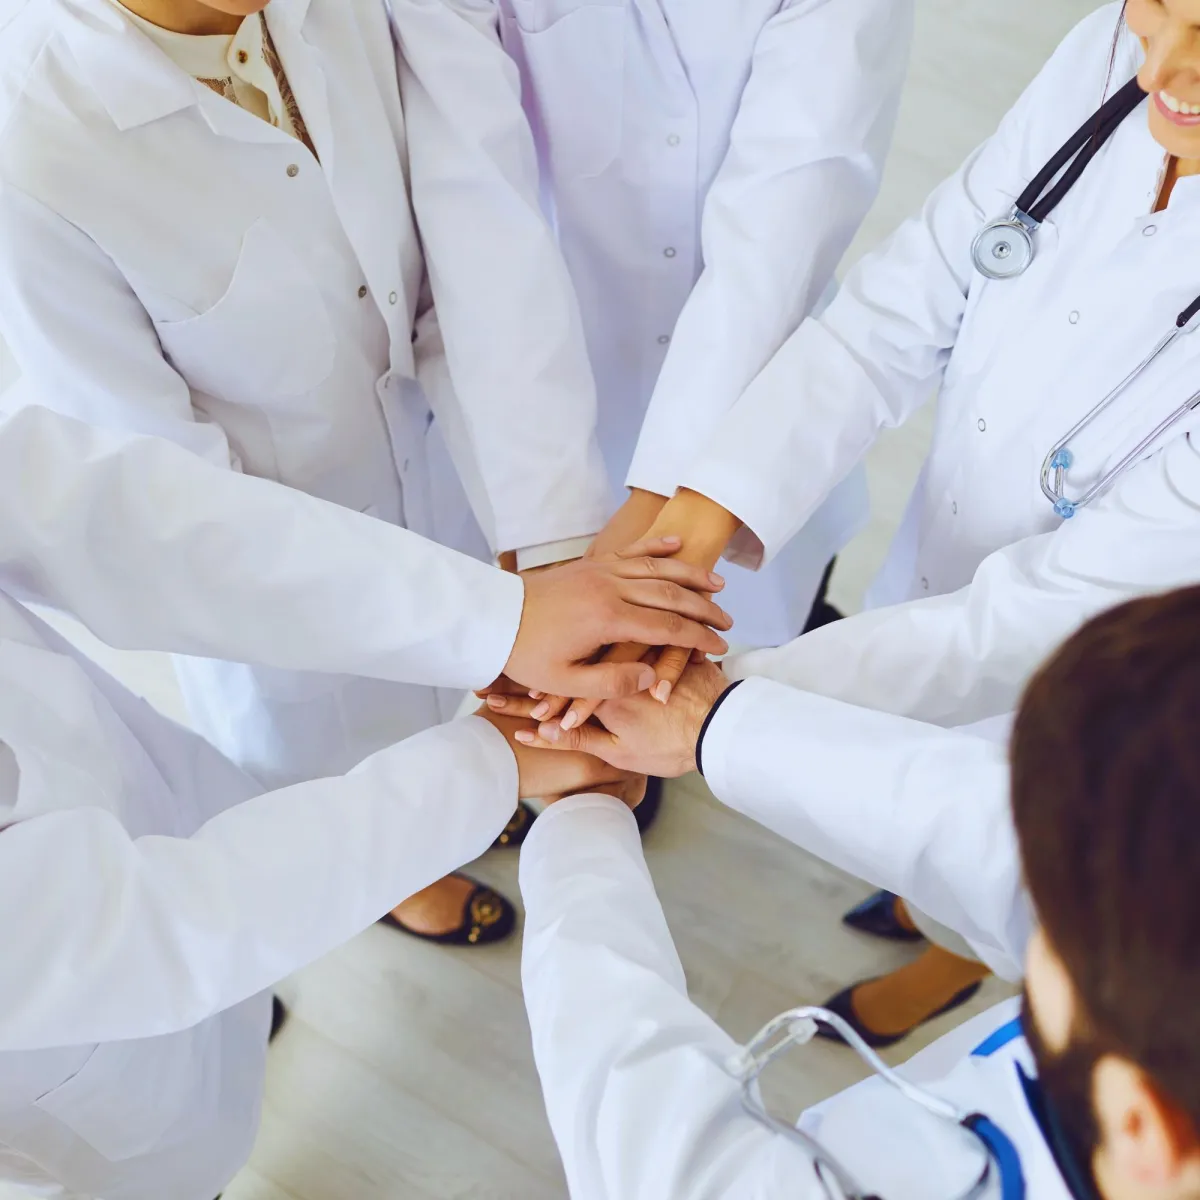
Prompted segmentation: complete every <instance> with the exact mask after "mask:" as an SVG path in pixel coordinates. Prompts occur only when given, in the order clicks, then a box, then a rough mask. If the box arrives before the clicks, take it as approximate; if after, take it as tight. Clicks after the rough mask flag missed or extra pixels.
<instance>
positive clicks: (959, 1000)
mask: <svg viewBox="0 0 1200 1200" xmlns="http://www.w3.org/2000/svg"><path fill="white" fill-rule="evenodd" d="M873 982H874V980H873V979H863V980H860V981H859V982H858V983H853V984H851V985H850V986H849V987H848V988H845V989H843V990H842V991H840V992H838V994H837V995H836V996H831V997H830V998H829V999H828V1000H826V1001H825V1003H824V1004H823V1005H822V1006H821V1007H822V1008H827V1009H829V1011H830V1012H834V1013H837V1015H838V1016H839V1017H841V1018H842V1020H843V1021H845V1022H846V1024H847V1025H849V1026H850V1028H851V1029H853V1030H854V1032H855V1033H857V1034H858V1036H859V1037H860V1038H862V1040H863V1041H864V1042H866V1043H867V1045H868V1046H870V1047H871V1049H873V1050H886V1049H887V1048H888V1047H889V1046H894V1045H895V1044H896V1043H897V1042H902V1041H903V1040H904V1039H905V1038H906V1037H908V1035H909V1034H910V1033H912V1032H913V1030H914V1029H919V1028H920V1027H921V1026H922V1025H927V1024H928V1023H929V1022H930V1021H932V1020H935V1019H936V1018H937V1017H941V1016H944V1015H945V1014H946V1013H948V1012H953V1011H954V1010H955V1009H956V1008H959V1007H961V1006H962V1005H964V1004H966V1003H967V1001H968V1000H970V999H972V998H973V997H974V996H975V994H976V992H978V991H979V989H980V988H981V987H982V986H983V984H982V983H972V984H970V985H969V986H967V987H965V988H963V990H962V991H961V992H959V993H958V994H957V995H955V996H954V997H953V998H952V999H951V1000H950V1002H949V1003H948V1004H943V1005H942V1007H941V1008H939V1009H938V1010H937V1012H931V1013H930V1014H929V1016H927V1017H926V1018H925V1020H923V1021H918V1022H917V1023H916V1024H915V1025H914V1026H913V1027H912V1029H906V1030H905V1031H904V1032H903V1033H876V1032H875V1031H874V1030H873V1029H868V1028H867V1027H866V1026H865V1025H864V1024H863V1023H862V1022H861V1021H860V1020H859V1019H858V1014H857V1013H856V1012H855V1011H854V993H855V992H856V991H857V990H858V989H859V988H860V987H862V986H863V984H865V983H873ZM817 1037H822V1038H826V1039H827V1040H828V1041H831V1042H843V1043H844V1042H845V1038H843V1037H842V1035H841V1034H840V1033H838V1031H837V1030H836V1029H834V1027H833V1026H832V1025H827V1024H826V1023H825V1022H824V1021H818V1022H817Z"/></svg>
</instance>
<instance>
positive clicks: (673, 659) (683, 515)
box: [534, 488, 741, 736]
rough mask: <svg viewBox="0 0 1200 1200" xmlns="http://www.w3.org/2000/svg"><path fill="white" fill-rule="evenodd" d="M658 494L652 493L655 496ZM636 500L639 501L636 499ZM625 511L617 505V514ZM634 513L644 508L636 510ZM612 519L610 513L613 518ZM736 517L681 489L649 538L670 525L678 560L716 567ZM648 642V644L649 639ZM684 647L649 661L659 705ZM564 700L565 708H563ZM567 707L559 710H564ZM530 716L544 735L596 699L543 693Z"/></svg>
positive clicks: (624, 649) (623, 650)
mask: <svg viewBox="0 0 1200 1200" xmlns="http://www.w3.org/2000/svg"><path fill="white" fill-rule="evenodd" d="M652 495H653V493H650V492H642V493H634V494H632V495H631V496H630V498H629V500H628V501H626V505H625V507H632V506H634V505H635V497H637V496H642V497H646V496H652ZM655 499H657V497H655ZM638 503H641V502H640V501H639V502H638ZM623 511H624V508H622V509H621V510H620V511H619V512H618V514H617V516H620V515H621V512H623ZM638 511H639V512H641V511H643V510H638ZM616 519H617V518H616V517H614V518H613V520H614V521H615V520H616ZM740 525H741V522H740V521H739V520H738V519H737V517H735V516H733V514H732V513H730V512H728V511H727V510H726V509H724V508H722V507H721V506H720V505H719V504H717V503H716V502H715V501H714V500H710V499H709V498H708V497H707V496H702V495H700V494H699V493H698V492H691V491H688V490H687V489H686V488H684V489H682V490H681V491H680V492H679V493H678V495H676V496H675V498H674V499H673V500H670V501H668V502H667V503H666V505H664V506H663V507H662V508H661V509H660V511H659V514H658V516H657V517H656V518H655V520H654V524H653V525H652V526H651V527H650V533H649V534H648V535H647V536H649V537H655V536H661V535H662V534H663V532H664V531H666V530H668V529H669V530H670V531H671V532H672V534H677V535H678V536H679V538H680V541H681V545H680V548H679V552H678V554H677V555H676V558H678V559H679V560H680V561H682V562H687V563H691V564H692V565H693V566H698V567H702V568H703V569H704V570H711V569H712V568H713V567H715V566H716V564H717V561H718V560H719V559H720V557H721V554H722V552H723V551H724V549H725V547H726V546H727V545H728V544H729V540H730V539H731V538H732V537H733V535H734V534H735V533H736V532H737V530H738V527H739V526H740ZM648 644H653V643H648ZM645 652H646V646H645V645H624V646H614V647H613V648H612V649H611V650H609V651H608V653H607V654H606V655H605V656H604V658H603V659H602V660H601V661H602V662H605V663H633V662H645V661H646V660H645V658H644V655H645ZM690 656H691V655H690V651H689V650H688V649H687V648H686V647H676V646H666V647H665V649H663V651H662V653H661V654H659V655H657V656H656V658H655V660H654V664H653V665H654V678H655V683H654V686H653V695H654V697H655V699H656V700H658V701H659V703H660V704H666V702H667V700H668V699H670V696H671V689H672V688H673V687H674V686H675V684H676V682H677V681H678V679H679V677H680V676H681V675H682V674H683V669H684V667H686V666H687V664H688V660H689V658H690ZM568 704H570V707H569V708H568V707H567V706H568ZM564 709H566V712H565V713H564V712H563V710H564ZM534 711H535V715H534V720H537V721H540V722H542V725H543V729H542V734H543V736H545V735H546V734H547V733H548V732H549V729H550V727H551V726H552V725H553V723H554V721H555V718H557V717H559V715H560V714H562V721H561V726H562V728H563V729H568V730H569V729H573V728H575V727H576V726H579V725H582V724H583V723H584V722H585V721H587V720H588V718H589V717H591V715H592V714H593V713H594V712H595V711H596V703H595V701H594V700H590V699H578V700H575V701H574V703H571V701H570V699H568V698H567V697H566V696H547V697H545V698H544V699H543V700H542V702H541V703H540V704H539V705H538V706H537V708H536V709H535V710H534Z"/></svg>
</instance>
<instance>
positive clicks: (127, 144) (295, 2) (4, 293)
mask: <svg viewBox="0 0 1200 1200" xmlns="http://www.w3.org/2000/svg"><path fill="white" fill-rule="evenodd" d="M391 9H392V10H393V13H394V33H395V39H396V44H397V47H398V51H399V52H398V53H397V52H396V50H395V49H394V48H393V44H392V36H393V32H392V29H391V28H390V27H389V20H388V13H387V7H386V6H385V4H384V3H383V0H273V3H272V4H271V5H270V7H269V8H268V9H267V20H268V24H269V26H270V29H271V33H272V36H273V38H274V41H275V44H276V46H277V48H278V51H279V54H280V57H281V59H282V62H283V64H284V67H285V69H286V71H287V75H288V78H289V81H290V82H291V84H292V87H293V90H294V91H295V94H296V97H297V101H298V103H299V106H300V109H301V111H302V113H303V115H304V119H305V122H306V124H307V126H308V129H309V133H310V135H311V136H312V139H313V141H314V143H315V146H316V149H317V153H318V156H319V159H320V161H319V162H318V161H317V160H316V159H314V158H313V157H312V155H311V154H310V153H309V152H308V151H307V150H306V149H305V147H304V146H303V145H302V144H301V143H299V142H297V141H296V140H294V139H293V138H290V137H289V136H287V135H286V134H284V133H282V132H281V131H279V130H277V129H275V128H273V127H272V126H271V125H269V124H268V123H266V122H264V121H262V120H259V119H257V118H255V117H253V116H251V115H250V114H249V113H246V112H244V111H242V110H241V109H239V108H237V107H236V106H235V105H233V104H230V103H229V102H227V101H225V100H223V99H222V98H221V97H219V96H217V95H215V94H214V93H213V92H212V91H211V90H210V89H208V88H207V87H205V86H204V85H203V84H200V83H198V82H197V81H195V80H193V79H191V78H189V77H187V76H186V75H185V74H184V73H183V72H181V71H180V70H179V69H178V68H177V67H176V66H175V65H174V64H173V63H171V62H170V60H169V59H167V57H166V56H165V55H164V54H163V53H162V52H161V51H160V50H159V49H158V48H157V47H156V46H155V45H153V43H152V42H151V41H150V40H149V39H147V38H146V37H145V36H144V35H143V34H142V33H141V32H140V31H138V30H137V29H136V28H135V27H134V26H133V25H132V24H131V23H130V22H129V21H127V20H126V19H125V18H124V16H123V15H122V14H121V13H120V12H119V10H117V9H116V8H114V6H113V5H112V4H110V3H109V2H108V0H29V3H27V4H25V5H24V6H23V8H22V9H21V10H20V12H19V13H18V14H17V15H16V16H15V17H13V18H12V19H11V20H10V22H9V24H8V26H7V28H6V29H5V34H4V44H3V47H2V48H0V80H2V81H3V84H4V99H3V101H2V102H0V110H2V113H3V133H2V135H0V327H2V328H3V332H4V334H5V336H6V338H7V339H8V341H9V343H10V346H11V348H12V350H13V352H14V354H15V356H16V358H17V360H18V362H19V364H20V366H21V369H22V372H23V379H22V382H21V384H20V385H18V388H17V393H18V395H19V396H20V397H23V398H25V399H32V400H34V401H36V402H38V403H42V404H47V405H51V406H53V407H55V408H58V409H61V410H62V411H65V412H68V413H70V414H72V415H76V416H79V417H81V418H83V419H85V420H88V421H91V422H94V423H97V424H99V425H103V426H107V427H110V428H118V429H124V430H132V431H136V432H144V433H152V434H156V435H158V436H160V437H164V438H169V439H172V440H174V441H177V442H179V443H180V444H181V445H184V446H186V447H188V448H189V449H192V450H194V451H195V452H196V453H197V454H200V455H203V456H204V457H205V458H207V459H208V460H209V461H211V462H214V463H220V464H222V465H224V466H227V467H229V466H232V467H234V468H235V469H239V470H241V471H244V472H245V473H247V474H252V475H257V476H260V477H262V478H264V479H269V480H274V481H276V482H278V483H280V484H283V485H285V486H287V487H292V488H297V489H300V490H302V491H305V492H308V493H310V494H312V495H314V496H319V497H321V498H323V499H326V500H330V501H333V502H334V503H336V504H339V505H343V506H345V507H347V508H350V509H354V510H356V511H359V512H364V513H368V514H370V515H372V516H375V517H378V518H381V519H382V520H384V521H388V522H392V523H402V524H404V525H406V526H407V527H408V528H410V529H413V530H415V531H417V532H420V533H422V534H425V535H427V536H431V537H436V538H438V539H439V540H442V541H444V542H447V543H450V544H454V545H459V546H464V547H468V546H469V548H472V549H478V550H480V551H481V552H482V553H486V545H485V544H484V543H483V542H482V540H477V542H475V543H470V541H469V538H470V534H469V531H467V526H468V524H469V514H468V510H467V506H466V503H465V499H463V497H462V492H461V489H459V488H458V485H457V484H456V483H455V482H454V472H453V469H452V468H451V466H450V464H449V458H448V456H447V455H446V453H445V451H444V448H443V447H442V439H443V438H444V442H445V444H446V445H448V446H449V449H450V452H451V454H452V455H453V457H454V460H455V464H456V465H457V467H458V468H459V471H460V472H461V475H462V478H463V480H464V482H465V484H466V488H467V491H468V492H469V493H470V495H471V499H472V501H473V503H474V507H475V511H476V513H477V514H478V515H479V518H480V521H481V523H482V525H483V528H484V530H485V531H486V533H487V537H488V541H489V542H490V544H491V548H492V549H511V548H515V547H520V546H525V545H529V544H537V543H542V542H547V541H553V540H556V539H558V538H567V537H574V536H578V535H580V534H586V533H590V532H592V531H594V530H595V529H596V528H597V527H598V525H599V523H600V522H601V520H602V518H603V515H604V503H605V501H604V494H605V485H604V479H603V472H602V467H601V464H600V459H599V455H598V452H597V451H596V450H595V447H594V438H593V415H594V396H593V385H592V383H591V377H590V371H589V368H588V365H587V360H586V352H585V348H584V345H583V340H582V332H581V327H580V323H579V318H578V313H577V309H576V307H575V303H574V300H573V296H572V292H571V288H570V283H569V280H568V278H567V275H566V271H565V268H564V267H563V265H562V262H561V259H560V257H559V254H558V252H557V250H556V248H555V247H554V244H553V240H552V238H551V236H550V233H549V230H548V228H547V226H546V224H545V221H544V218H543V217H542V215H541V212H540V210H539V207H538V203H537V171H536V162H535V157H534V153H533V146H532V141H531V138H530V136H529V132H528V128H527V126H526V124H525V122H524V118H523V116H522V114H521V111H520V107H519V101H518V96H519V84H518V80H517V73H516V71H515V70H514V69H513V67H512V65H511V63H510V62H509V60H508V59H507V57H506V56H505V55H504V53H503V51H502V49H501V47H500V45H499V41H498V37H497V35H496V30H495V21H496V18H495V13H494V12H493V10H492V9H491V7H490V5H489V4H486V3H483V2H482V0H392V3H391ZM464 181H465V183H464ZM422 251H423V252H424V254H423V255H422ZM431 414H435V415H436V417H437V422H436V424H435V425H433V426H432V428H431V421H432V415H431ZM177 517H178V514H176V513H173V512H171V511H166V512H164V514H163V520H164V522H170V521H172V520H175V519H177ZM300 536H303V535H302V534H301V535H300ZM183 677H184V683H185V690H186V692H187V694H188V698H189V700H190V702H191V707H192V711H193V713H194V715H195V717H196V720H197V723H198V725H199V726H200V727H201V728H202V729H203V730H204V731H205V732H206V733H207V734H208V735H209V736H210V737H211V738H212V739H213V740H214V741H215V742H217V744H218V745H220V746H221V747H222V748H223V749H224V750H225V751H226V752H227V753H229V754H230V755H231V757H234V758H235V759H236V760H237V761H238V762H239V763H241V764H242V765H243V766H245V767H246V768H248V769H250V770H251V771H252V772H253V773H254V774H256V776H258V777H259V778H260V779H261V780H263V781H270V782H272V783H274V784H276V785H278V784H281V783H283V782H290V781H292V780H295V779H298V778H304V777H308V776H311V775H312V774H314V773H324V772H327V771H340V770H345V769H348V768H349V766H351V765H352V764H353V763H354V762H355V761H357V760H358V759H360V758H361V757H362V756H363V755H365V754H366V753H368V752H370V751H373V750H375V749H378V748H379V747H380V746H382V745H386V744H388V743H390V742H391V741H394V740H396V739H397V738H398V737H400V736H403V735H404V734H406V733H410V732H414V731H415V730H416V729H419V728H423V727H425V726H427V725H429V724H431V723H432V722H434V721H435V720H437V719H438V717H439V713H440V709H439V706H438V704H437V699H436V696H435V694H434V693H433V692H432V691H429V690H428V689H418V688H411V687H407V688H395V687H393V688H381V687H379V686H377V685H362V684H359V683H356V682H353V681H350V680H346V679H335V678H315V677H311V676H309V677H296V676H294V675H291V674H286V673H285V674H280V673H278V672H272V671H266V670H262V669H260V668H249V667H241V666H237V665H233V664H227V663H216V662H192V663H188V664H186V666H185V669H184V672H183Z"/></svg>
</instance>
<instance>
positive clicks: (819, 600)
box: [801, 557, 843, 633]
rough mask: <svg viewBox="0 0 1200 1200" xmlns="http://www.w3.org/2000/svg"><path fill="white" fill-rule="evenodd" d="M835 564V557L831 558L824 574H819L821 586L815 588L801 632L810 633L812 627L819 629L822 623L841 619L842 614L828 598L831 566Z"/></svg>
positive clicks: (829, 623)
mask: <svg viewBox="0 0 1200 1200" xmlns="http://www.w3.org/2000/svg"><path fill="white" fill-rule="evenodd" d="M836 565H837V558H836V557H834V558H831V559H830V560H829V566H827V567H826V568H825V574H824V575H822V576H821V586H820V587H819V588H817V597H816V599H815V600H814V601H813V606H812V608H811V609H810V610H809V614H808V620H807V621H806V622H805V623H804V629H803V630H801V632H802V633H811V632H812V631H813V630H814V629H820V628H821V626H822V625H832V624H833V623H834V621H840V620H841V619H842V616H843V614H842V613H840V612H838V610H837V609H836V608H834V607H833V605H832V604H830V603H829V599H828V596H829V581H830V580H831V579H832V578H833V568H834V567H835V566H836Z"/></svg>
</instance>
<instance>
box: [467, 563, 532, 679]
mask: <svg viewBox="0 0 1200 1200" xmlns="http://www.w3.org/2000/svg"><path fill="white" fill-rule="evenodd" d="M488 574H489V576H490V580H491V591H490V592H488V593H485V594H484V595H483V596H482V597H481V602H480V603H479V604H478V605H476V606H475V607H473V609H472V611H471V617H470V620H469V621H465V622H464V628H463V631H462V637H463V642H464V651H465V652H464V655H463V658H464V659H465V661H467V662H470V663H478V664H479V665H478V667H477V668H476V669H475V670H474V671H473V674H474V678H475V682H474V686H475V687H486V686H487V685H488V684H489V683H491V682H492V681H493V680H494V679H498V678H499V677H500V676H501V675H503V674H504V668H505V667H506V666H507V665H508V660H509V658H510V656H511V655H512V651H513V646H514V645H515V644H516V640H517V633H518V631H519V630H520V628H521V616H522V614H523V613H524V611H525V582H524V580H522V579H521V577H520V576H519V575H512V574H510V573H509V572H508V571H501V570H500V569H499V567H495V568H493V569H492V570H490V571H489V572H488Z"/></svg>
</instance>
